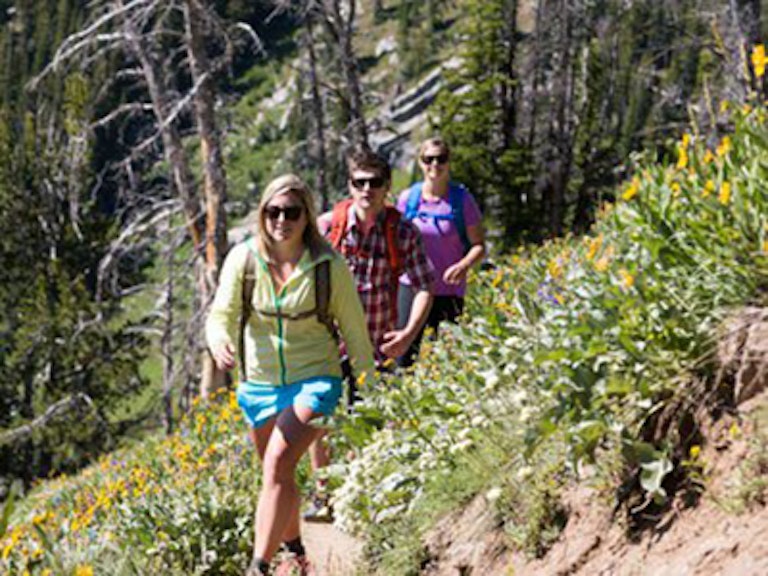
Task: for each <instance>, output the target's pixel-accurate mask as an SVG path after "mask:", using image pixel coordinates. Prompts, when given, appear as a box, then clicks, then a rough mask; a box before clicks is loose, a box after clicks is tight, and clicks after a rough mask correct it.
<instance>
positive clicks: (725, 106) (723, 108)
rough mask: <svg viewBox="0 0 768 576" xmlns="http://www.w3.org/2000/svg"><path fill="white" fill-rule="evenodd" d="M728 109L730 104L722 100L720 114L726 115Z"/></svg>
mask: <svg viewBox="0 0 768 576" xmlns="http://www.w3.org/2000/svg"><path fill="white" fill-rule="evenodd" d="M730 107H731V103H730V102H728V100H723V101H722V102H720V113H721V114H724V113H726V112H727V111H728V108H730Z"/></svg>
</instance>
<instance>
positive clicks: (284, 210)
mask: <svg viewBox="0 0 768 576" xmlns="http://www.w3.org/2000/svg"><path fill="white" fill-rule="evenodd" d="M302 212H304V208H303V207H302V206H267V207H266V208H264V214H265V215H266V217H267V218H269V219H270V220H277V219H278V218H280V214H282V215H283V217H284V218H285V219H286V220H290V221H291V222H296V220H298V219H299V218H301V213H302Z"/></svg>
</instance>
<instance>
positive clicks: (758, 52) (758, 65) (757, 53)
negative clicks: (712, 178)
mask: <svg viewBox="0 0 768 576" xmlns="http://www.w3.org/2000/svg"><path fill="white" fill-rule="evenodd" d="M766 62H768V59H766V57H765V44H758V45H757V46H755V47H754V48H753V49H752V68H753V69H754V70H755V77H756V78H762V77H763V76H764V75H765V64H766Z"/></svg>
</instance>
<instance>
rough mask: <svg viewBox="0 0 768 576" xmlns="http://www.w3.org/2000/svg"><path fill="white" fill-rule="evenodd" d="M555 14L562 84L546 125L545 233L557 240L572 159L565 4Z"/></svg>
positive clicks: (570, 75) (570, 51) (570, 45)
mask: <svg viewBox="0 0 768 576" xmlns="http://www.w3.org/2000/svg"><path fill="white" fill-rule="evenodd" d="M559 13H560V15H561V17H562V18H563V19H564V22H563V24H562V29H561V31H560V42H559V44H560V49H559V52H560V58H559V62H558V65H557V66H556V67H555V70H559V71H561V72H562V80H561V81H560V82H558V83H556V86H557V89H556V102H555V107H554V114H553V116H552V118H551V121H550V135H549V146H550V147H552V149H553V152H554V157H553V158H552V161H551V164H550V175H549V179H550V185H549V186H548V191H549V193H550V197H549V200H548V202H547V203H546V204H547V207H548V220H549V231H550V234H551V235H552V236H560V235H561V234H562V231H563V223H564V218H565V193H566V188H567V186H568V180H569V178H570V173H571V163H572V157H573V145H572V138H573V130H572V129H571V125H572V123H573V118H572V116H573V84H574V79H573V75H574V70H573V62H574V57H573V42H574V40H573V25H572V24H573V22H572V15H571V9H569V7H568V3H567V2H565V1H564V0H563V1H561V3H560V6H559Z"/></svg>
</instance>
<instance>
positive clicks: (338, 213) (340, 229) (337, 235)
mask: <svg viewBox="0 0 768 576" xmlns="http://www.w3.org/2000/svg"><path fill="white" fill-rule="evenodd" d="M351 204H352V200H351V199H349V198H347V199H346V200H342V201H341V202H339V203H338V204H336V205H335V206H334V207H333V211H332V212H331V231H330V233H329V235H328V241H329V242H330V243H331V246H333V249H334V250H338V249H339V247H340V246H341V239H342V238H343V237H344V231H345V230H346V229H347V215H348V213H349V206H350V205H351Z"/></svg>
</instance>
